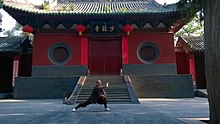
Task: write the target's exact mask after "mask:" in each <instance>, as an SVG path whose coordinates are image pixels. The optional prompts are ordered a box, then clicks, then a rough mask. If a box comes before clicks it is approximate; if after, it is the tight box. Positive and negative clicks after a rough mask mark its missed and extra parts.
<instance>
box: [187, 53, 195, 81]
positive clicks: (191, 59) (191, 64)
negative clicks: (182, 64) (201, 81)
mask: <svg viewBox="0 0 220 124" xmlns="http://www.w3.org/2000/svg"><path fill="white" fill-rule="evenodd" d="M189 73H190V74H191V75H192V79H193V81H196V72H195V61H194V54H189Z"/></svg>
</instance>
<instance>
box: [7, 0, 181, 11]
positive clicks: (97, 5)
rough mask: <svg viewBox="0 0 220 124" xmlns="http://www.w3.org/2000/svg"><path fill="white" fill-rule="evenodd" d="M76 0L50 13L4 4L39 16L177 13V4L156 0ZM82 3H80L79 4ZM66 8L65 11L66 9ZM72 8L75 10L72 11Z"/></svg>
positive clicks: (52, 9) (19, 4)
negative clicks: (98, 0) (110, 0)
mask: <svg viewBox="0 0 220 124" xmlns="http://www.w3.org/2000/svg"><path fill="white" fill-rule="evenodd" d="M74 1H75V0H68V1H67V2H65V1H63V2H58V3H57V5H55V6H54V7H53V8H51V9H50V11H46V10H42V9H41V7H40V6H36V5H32V4H24V3H17V2H7V1H6V2H4V6H5V7H12V8H15V9H17V10H21V11H26V12H30V13H39V14H56V15H59V14H71V13H72V14H79V13H81V14H98V15H99V14H114V13H115V14H118V13H123V14H125V13H144V14H146V13H170V12H175V11H177V7H176V4H171V5H166V6H163V5H161V4H159V3H157V2H156V1H154V0H142V1H135V0H133V1H132V0H129V1H123V0H120V1H118V2H115V1H113V2H106V1H104V2H103V0H101V1H102V2H97V0H96V2H85V1H80V0H78V2H74ZM79 1H80V2H79ZM87 1H88V0H87ZM64 8H65V9H64ZM71 8H74V9H72V10H71Z"/></svg>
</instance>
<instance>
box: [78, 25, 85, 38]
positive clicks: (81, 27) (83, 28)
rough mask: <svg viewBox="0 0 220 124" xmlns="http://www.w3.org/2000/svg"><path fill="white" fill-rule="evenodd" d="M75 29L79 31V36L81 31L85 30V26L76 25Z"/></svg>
mask: <svg viewBox="0 0 220 124" xmlns="http://www.w3.org/2000/svg"><path fill="white" fill-rule="evenodd" d="M76 31H77V32H79V35H80V36H81V35H82V33H83V32H85V31H86V27H85V26H84V25H81V24H80V25H77V26H76Z"/></svg>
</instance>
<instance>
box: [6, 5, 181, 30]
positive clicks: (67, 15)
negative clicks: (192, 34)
mask: <svg viewBox="0 0 220 124" xmlns="http://www.w3.org/2000/svg"><path fill="white" fill-rule="evenodd" d="M3 9H4V10H5V11H7V12H8V13H9V14H10V15H11V16H12V17H13V18H15V20H17V21H18V23H20V24H21V25H26V24H29V25H31V26H33V27H42V25H43V24H46V23H62V24H64V25H66V27H68V26H70V25H72V24H77V23H84V24H88V23H90V21H93V20H104V19H108V20H115V21H118V22H120V23H122V24H124V23H128V22H129V23H136V25H137V26H138V27H143V26H144V25H145V24H146V23H150V24H152V25H153V27H156V26H157V25H159V23H160V22H163V23H164V24H165V25H166V26H167V27H170V26H171V25H173V24H174V23H176V22H177V20H179V19H180V17H181V15H180V12H179V11H178V10H172V11H171V10H170V11H141V12H137V11H136V12H102V13H91V12H90V13H86V12H83V13H79V12H72V11H44V10H40V11H36V10H28V9H25V8H24V9H22V8H16V7H13V6H9V5H6V4H4V5H3ZM54 20H57V21H54ZM67 23H71V24H67ZM55 25H56V24H55Z"/></svg>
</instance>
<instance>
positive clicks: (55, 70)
mask: <svg viewBox="0 0 220 124" xmlns="http://www.w3.org/2000/svg"><path fill="white" fill-rule="evenodd" d="M86 74H87V66H33V67H32V76H73V75H86Z"/></svg>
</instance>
